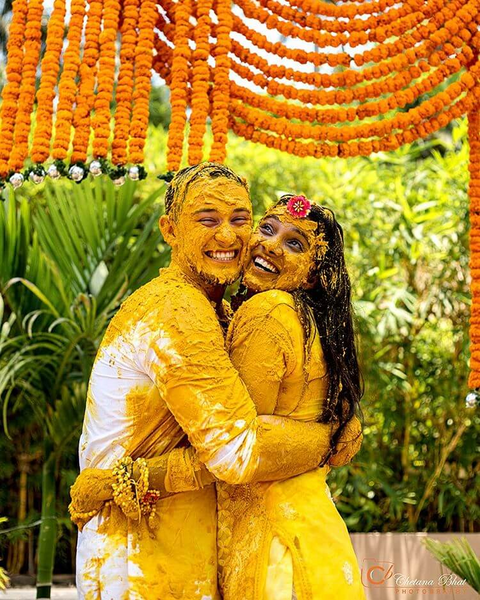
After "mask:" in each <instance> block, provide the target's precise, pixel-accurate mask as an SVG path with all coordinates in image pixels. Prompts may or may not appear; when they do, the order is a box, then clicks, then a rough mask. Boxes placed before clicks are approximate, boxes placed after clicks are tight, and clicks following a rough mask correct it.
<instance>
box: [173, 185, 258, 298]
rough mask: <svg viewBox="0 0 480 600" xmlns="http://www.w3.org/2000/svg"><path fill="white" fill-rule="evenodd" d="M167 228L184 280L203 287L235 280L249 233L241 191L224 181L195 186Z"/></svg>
mask: <svg viewBox="0 0 480 600" xmlns="http://www.w3.org/2000/svg"><path fill="white" fill-rule="evenodd" d="M170 226H171V229H172V233H171V236H169V243H170V244H171V246H172V264H173V265H177V266H179V268H180V269H181V270H182V271H183V272H184V273H185V274H186V275H187V276H190V277H191V278H192V279H193V280H194V281H195V282H196V283H198V284H200V285H202V286H204V285H205V283H209V284H215V285H222V286H225V285H228V284H230V283H233V282H234V281H235V280H236V279H238V277H239V275H240V271H241V268H242V266H243V263H244V259H245V253H246V251H247V246H248V241H249V239H250V235H251V228H252V208H251V202H250V198H249V196H248V192H247V190H246V189H245V188H244V187H242V186H241V185H239V184H238V183H236V182H235V181H231V180H229V179H225V178H219V179H214V180H207V179H199V180H196V181H194V182H193V183H192V184H191V185H190V187H189V188H188V191H187V194H186V197H185V200H184V202H183V205H182V208H181V213H180V216H179V217H178V218H177V220H173V217H172V218H171V219H170Z"/></svg>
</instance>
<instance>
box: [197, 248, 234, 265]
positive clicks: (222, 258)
mask: <svg viewBox="0 0 480 600" xmlns="http://www.w3.org/2000/svg"><path fill="white" fill-rule="evenodd" d="M238 253H239V251H238V250H207V251H206V252H205V254H206V255H207V256H208V258H210V259H211V260H215V261H217V262H232V261H234V260H235V259H236V258H237V257H238Z"/></svg>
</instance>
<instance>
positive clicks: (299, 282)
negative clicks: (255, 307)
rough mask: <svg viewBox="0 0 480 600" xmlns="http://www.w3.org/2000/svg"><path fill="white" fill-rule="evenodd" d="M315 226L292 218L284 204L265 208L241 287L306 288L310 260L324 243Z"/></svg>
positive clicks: (312, 260) (260, 289)
mask: <svg viewBox="0 0 480 600" xmlns="http://www.w3.org/2000/svg"><path fill="white" fill-rule="evenodd" d="M316 229H317V223H315V222H313V221H310V220H309V219H299V218H295V217H293V216H291V215H290V214H289V213H288V212H286V211H285V207H282V206H276V207H274V208H272V209H271V210H269V211H268V212H267V213H266V215H265V216H264V217H263V219H262V221H261V222H260V224H259V225H258V227H257V230H256V231H255V233H254V234H253V235H252V237H251V240H250V244H249V249H248V250H249V251H248V256H247V260H246V265H245V270H244V278H243V283H244V284H245V286H246V287H248V288H249V289H250V290H253V291H255V292H261V291H266V290H271V289H276V290H285V291H292V290H296V289H298V288H300V287H307V286H308V278H309V275H310V273H311V270H312V267H313V265H314V261H315V259H318V258H321V256H322V255H323V254H324V253H325V251H326V246H327V243H326V242H325V241H324V239H323V236H322V234H321V233H320V234H319V233H318V232H317V231H316Z"/></svg>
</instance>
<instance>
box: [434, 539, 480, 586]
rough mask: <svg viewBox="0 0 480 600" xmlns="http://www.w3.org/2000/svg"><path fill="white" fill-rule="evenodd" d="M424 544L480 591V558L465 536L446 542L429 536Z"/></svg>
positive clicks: (439, 559) (442, 561) (438, 558)
mask: <svg viewBox="0 0 480 600" xmlns="http://www.w3.org/2000/svg"><path fill="white" fill-rule="evenodd" d="M424 544H425V546H426V547H427V549H428V550H429V551H430V552H431V553H432V554H433V556H435V558H436V559H437V560H438V561H440V562H441V563H442V564H443V565H445V566H446V567H447V568H448V569H450V571H452V573H455V574H456V575H458V576H459V577H461V578H462V579H465V580H466V581H467V583H468V584H469V585H470V586H472V588H473V589H474V590H475V591H477V592H480V560H479V559H478V556H477V555H476V554H475V552H474V551H473V549H472V547H471V546H470V544H469V543H468V541H467V540H466V539H465V538H462V539H455V540H452V541H451V542H444V543H442V542H439V541H438V540H432V539H429V538H427V539H425V540H424Z"/></svg>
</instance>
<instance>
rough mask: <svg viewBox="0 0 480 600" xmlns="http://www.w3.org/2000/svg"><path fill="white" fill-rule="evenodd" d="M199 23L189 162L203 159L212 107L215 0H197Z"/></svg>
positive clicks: (194, 51) (196, 29)
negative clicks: (209, 60) (209, 64)
mask: <svg viewBox="0 0 480 600" xmlns="http://www.w3.org/2000/svg"><path fill="white" fill-rule="evenodd" d="M196 8H197V14H196V16H197V26H196V27H195V29H194V43H195V49H194V50H193V53H192V63H193V66H192V97H191V106H192V114H191V116H190V135H189V138H188V164H190V165H195V164H197V163H199V162H201V160H202V149H203V137H204V135H205V131H206V128H207V117H208V113H209V109H210V106H209V104H210V100H209V97H208V89H209V85H210V68H209V66H208V58H209V56H210V41H209V36H210V31H211V21H210V11H211V9H212V0H198V2H197V6H196Z"/></svg>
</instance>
